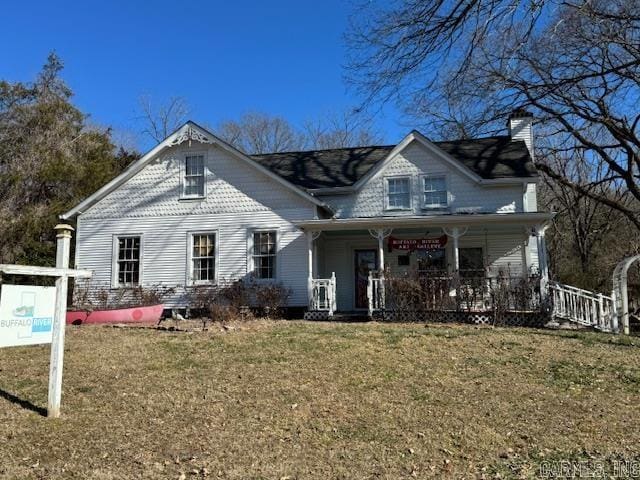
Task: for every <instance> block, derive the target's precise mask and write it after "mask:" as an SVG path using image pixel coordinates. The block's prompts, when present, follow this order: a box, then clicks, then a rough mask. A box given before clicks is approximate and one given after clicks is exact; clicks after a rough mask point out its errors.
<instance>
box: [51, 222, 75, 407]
mask: <svg viewBox="0 0 640 480" xmlns="http://www.w3.org/2000/svg"><path fill="white" fill-rule="evenodd" d="M56 231H57V232H58V234H57V235H56V237H57V238H56V241H57V249H56V268H64V269H68V268H69V253H70V251H71V232H72V231H73V228H72V227H71V226H70V225H64V224H60V225H56ZM68 288H69V277H68V276H67V275H62V276H60V277H58V278H57V279H56V309H55V314H54V317H53V338H52V339H51V361H50V363H49V397H48V406H47V416H48V417H52V418H57V417H59V416H60V401H61V399H62V364H63V357H64V329H65V323H66V317H67V290H68Z"/></svg>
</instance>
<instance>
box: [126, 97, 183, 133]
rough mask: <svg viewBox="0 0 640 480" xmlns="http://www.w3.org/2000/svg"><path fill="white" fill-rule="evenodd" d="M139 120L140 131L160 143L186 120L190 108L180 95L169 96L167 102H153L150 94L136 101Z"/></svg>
mask: <svg viewBox="0 0 640 480" xmlns="http://www.w3.org/2000/svg"><path fill="white" fill-rule="evenodd" d="M138 106H139V108H140V115H139V120H141V121H142V122H143V125H144V127H143V130H142V133H143V134H144V135H148V136H149V137H151V138H152V139H153V140H154V141H155V142H157V143H160V142H161V141H163V140H164V139H165V138H167V137H168V136H169V135H170V134H171V133H172V132H173V131H174V130H176V129H177V128H178V127H180V125H182V124H183V123H185V122H186V121H187V119H188V118H187V117H188V116H189V113H190V108H189V106H188V104H187V101H186V100H185V99H184V98H182V97H171V98H169V100H168V101H167V102H164V103H154V102H153V101H152V99H151V96H150V95H143V96H141V97H140V99H139V101H138Z"/></svg>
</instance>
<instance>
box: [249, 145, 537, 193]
mask: <svg viewBox="0 0 640 480" xmlns="http://www.w3.org/2000/svg"><path fill="white" fill-rule="evenodd" d="M434 143H435V144H436V145H437V146H438V147H440V148H441V149H442V150H444V151H445V152H447V153H448V154H449V155H451V156H452V157H454V158H456V159H457V160H459V161H460V162H461V163H462V164H463V165H465V166H466V167H467V168H469V169H470V170H472V171H473V172H475V173H476V174H477V175H479V176H480V177H482V178H486V179H492V178H509V177H521V178H526V177H533V176H536V175H537V174H536V170H535V168H534V166H533V163H532V162H531V157H530V156H529V151H528V150H527V147H526V145H525V143H524V142H523V141H515V142H514V141H512V140H511V138H510V137H508V136H499V137H487V138H478V139H472V140H455V141H447V142H434ZM394 148H395V145H382V146H371V147H355V148H338V149H331V150H313V151H304V152H283V153H269V154H264V155H252V158H253V159H254V160H256V161H258V162H259V163H260V164H261V165H263V166H265V167H267V168H269V169H270V170H271V171H273V172H274V173H276V174H278V175H280V176H281V177H283V178H285V179H287V180H289V181H290V182H291V183H293V184H295V185H297V186H299V187H302V188H309V189H313V188H335V187H347V186H351V185H353V184H354V183H355V182H356V181H358V180H359V179H360V178H361V177H362V176H363V175H365V174H366V173H367V172H368V171H369V170H370V169H371V168H372V167H373V166H374V165H375V164H377V163H378V162H380V161H381V160H383V159H384V158H385V157H386V156H387V155H388V154H389V152H390V151H391V150H393V149H394Z"/></svg>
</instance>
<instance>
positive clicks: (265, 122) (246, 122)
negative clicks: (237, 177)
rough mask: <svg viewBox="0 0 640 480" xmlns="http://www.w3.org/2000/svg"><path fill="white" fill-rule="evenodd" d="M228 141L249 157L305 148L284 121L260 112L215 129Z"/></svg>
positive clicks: (294, 130) (249, 114) (250, 113)
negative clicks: (249, 155) (250, 155)
mask: <svg viewBox="0 0 640 480" xmlns="http://www.w3.org/2000/svg"><path fill="white" fill-rule="evenodd" d="M216 133H217V134H218V135H219V136H220V138H222V139H223V140H226V141H227V142H229V143H231V144H232V145H234V146H235V147H237V148H239V149H240V150H242V151H243V152H246V153H249V154H260V153H272V152H285V151H288V150H297V149H300V148H302V147H303V146H304V139H303V137H302V135H301V134H300V133H299V132H297V131H296V129H295V128H294V127H293V126H292V125H291V124H290V123H289V122H288V121H287V120H285V119H284V118H282V117H278V116H270V115H267V114H264V113H259V112H249V113H245V114H244V115H243V116H242V117H241V118H240V120H237V121H236V120H227V121H224V122H222V123H221V124H220V125H219V126H218V128H217V129H216Z"/></svg>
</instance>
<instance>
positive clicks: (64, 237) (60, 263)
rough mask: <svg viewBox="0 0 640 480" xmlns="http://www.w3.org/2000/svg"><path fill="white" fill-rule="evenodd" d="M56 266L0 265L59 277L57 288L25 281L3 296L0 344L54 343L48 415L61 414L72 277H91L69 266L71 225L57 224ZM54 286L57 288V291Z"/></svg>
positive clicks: (6, 269)
mask: <svg viewBox="0 0 640 480" xmlns="http://www.w3.org/2000/svg"><path fill="white" fill-rule="evenodd" d="M56 231H57V232H58V234H57V251H56V266H55V268H50V267H32V266H29V265H0V272H4V273H8V274H13V275H30V276H31V275H35V276H45V277H56V286H55V289H53V288H51V287H34V286H25V285H3V287H2V297H1V298H0V327H3V328H6V329H7V334H6V335H3V342H0V347H6V346H14V345H33V344H38V343H51V361H50V365H49V397H48V405H47V416H48V417H50V418H57V417H59V416H60V400H61V398H62V364H63V355H64V330H65V323H66V314H67V290H68V287H69V277H83V278H89V277H91V272H90V271H89V270H71V269H69V253H70V250H71V232H73V228H72V227H71V226H70V225H64V224H61V225H56ZM54 290H55V292H54ZM3 333H4V332H3Z"/></svg>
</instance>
